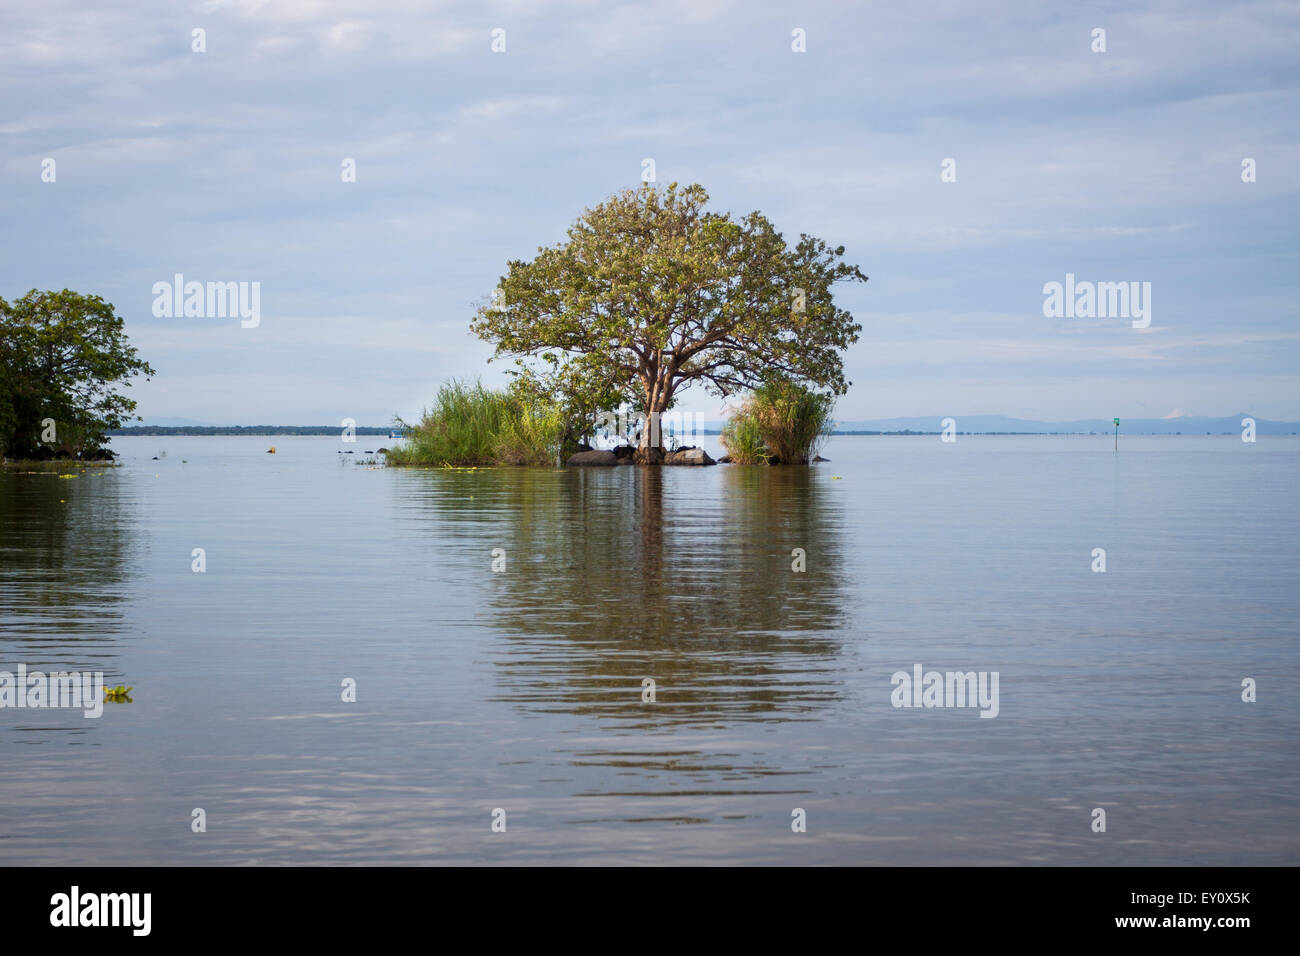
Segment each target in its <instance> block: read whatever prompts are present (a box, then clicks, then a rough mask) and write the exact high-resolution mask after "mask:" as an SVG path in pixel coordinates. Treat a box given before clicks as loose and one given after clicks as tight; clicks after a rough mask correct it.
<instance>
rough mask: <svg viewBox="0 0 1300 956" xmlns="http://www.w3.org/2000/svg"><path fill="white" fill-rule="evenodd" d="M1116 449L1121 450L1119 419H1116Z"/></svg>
mask: <svg viewBox="0 0 1300 956" xmlns="http://www.w3.org/2000/svg"><path fill="white" fill-rule="evenodd" d="M1115 450H1116V451H1119V419H1118V418H1117V419H1115Z"/></svg>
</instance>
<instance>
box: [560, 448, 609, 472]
mask: <svg viewBox="0 0 1300 956" xmlns="http://www.w3.org/2000/svg"><path fill="white" fill-rule="evenodd" d="M564 464H565V466H566V467H568V468H578V467H585V466H592V465H617V464H618V458H617V457H616V456H615V454H614V453H613V452H612V451H580V452H578V453H577V454H576V455H570V456H569V460H568V461H566V462H565V463H564Z"/></svg>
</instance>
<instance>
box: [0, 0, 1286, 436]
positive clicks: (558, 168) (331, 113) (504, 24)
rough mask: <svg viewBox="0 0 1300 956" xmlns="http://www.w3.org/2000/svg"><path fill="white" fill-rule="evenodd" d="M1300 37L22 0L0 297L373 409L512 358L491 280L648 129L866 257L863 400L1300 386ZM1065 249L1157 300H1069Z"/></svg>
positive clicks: (384, 412)
mask: <svg viewBox="0 0 1300 956" xmlns="http://www.w3.org/2000/svg"><path fill="white" fill-rule="evenodd" d="M196 28H201V29H203V30H204V31H205V40H206V52H203V53H197V52H194V51H193V49H192V46H193V43H194V41H193V30H194V29H196ZM496 28H500V29H504V31H505V46H506V49H505V52H504V53H494V52H493V51H492V31H493V30H494V29H496ZM796 28H798V29H801V30H803V31H804V33H805V35H806V52H803V53H796V52H794V51H793V50H792V49H791V46H792V31H794V30H795V29H796ZM1097 28H1101V29H1104V30H1105V45H1106V50H1105V52H1104V53H1101V52H1094V50H1093V47H1094V45H1096V41H1095V40H1094V36H1093V31H1094V30H1095V29H1097ZM1298 67H1300V5H1297V4H1296V3H1294V2H1260V3H1240V4H1233V3H1225V2H1211V3H1194V2H1178V3H1158V2H1157V3H1144V4H1141V5H1134V6H1130V5H1127V4H1120V3H1086V2H1085V3H1068V4H1067V3H1061V4H1042V3H1036V2H1023V3H1009V2H997V3H979V2H962V3H933V4H898V3H888V4H886V3H873V4H855V3H851V2H835V3H825V4H795V3H786V4H780V3H764V2H755V0H736V2H726V0H685V2H680V3H679V2H674V0H642V2H637V3H619V2H604V3H601V2H581V0H570V2H552V3H548V2H541V0H530V2H527V3H523V2H520V3H437V2H414V0H368V2H359V0H357V2H350V3H345V2H341V0H275V2H270V0H266V2H263V0H224V2H223V0H214V2H208V3H164V2H156V3H146V2H141V0H118V2H115V3H113V4H108V5H106V4H100V3H91V2H86V0H83V2H77V3H74V2H65V0H42V2H40V3H30V4H19V3H11V4H6V5H5V6H4V8H3V10H2V11H0V217H2V218H3V221H4V228H3V231H2V232H0V296H4V297H5V298H13V297H16V296H19V295H21V294H23V293H24V292H26V291H27V290H28V289H30V288H42V289H45V288H49V289H61V288H64V287H68V288H72V289H75V290H77V291H81V292H88V293H89V292H93V293H97V294H100V295H102V296H104V297H105V298H106V299H108V300H109V301H111V302H113V303H114V304H115V305H116V307H117V309H118V312H119V313H120V314H121V315H123V316H124V317H125V319H126V322H127V328H128V332H129V334H130V337H131V339H132V341H133V343H134V344H136V345H137V346H138V347H139V349H140V350H141V352H142V354H143V355H144V356H145V357H146V358H147V359H148V360H149V361H150V362H151V363H152V364H153V365H154V366H155V367H156V368H157V370H158V376H157V378H155V379H154V380H153V381H152V382H150V383H148V384H145V383H143V382H141V383H139V384H138V385H137V386H136V387H135V388H134V390H133V393H134V395H135V397H137V398H138V399H139V401H140V413H141V414H143V415H144V416H145V417H146V418H161V417H182V418H189V419H195V420H199V421H204V422H213V423H246V424H249V423H286V424H289V423H311V424H318V423H319V424H333V423H334V422H335V421H337V420H340V419H342V418H343V417H353V418H355V419H356V420H357V421H358V422H360V423H362V424H387V423H388V422H389V421H390V420H391V418H392V416H393V415H394V414H395V413H398V414H402V415H403V416H410V415H413V414H415V413H417V412H418V411H419V409H420V407H421V406H422V404H424V403H425V402H427V401H428V399H429V398H430V397H431V395H432V394H433V392H434V391H435V389H436V387H437V386H438V384H439V383H440V382H443V381H444V380H446V379H448V378H450V377H452V376H461V377H465V376H471V377H472V376H475V375H479V374H481V375H483V377H484V379H485V381H489V382H491V381H498V380H500V377H501V372H502V370H503V368H504V365H503V363H494V364H492V365H488V364H486V360H487V358H488V357H489V354H490V347H489V346H488V345H486V344H485V343H482V342H479V341H478V340H476V339H474V338H472V337H470V335H469V334H468V323H469V319H470V317H471V315H472V312H473V308H474V305H475V304H476V303H478V302H479V301H481V300H482V299H484V298H485V297H486V296H487V295H488V294H489V293H490V292H491V290H492V288H493V287H494V286H495V285H496V282H497V278H498V276H499V275H500V274H501V272H502V271H503V269H504V264H505V262H506V261H507V260H508V259H510V258H515V257H522V258H528V257H531V255H532V254H534V253H535V251H536V249H537V247H538V246H539V245H543V244H550V243H553V242H556V241H558V240H560V239H561V238H562V237H563V235H564V230H565V228H566V227H567V226H568V225H569V224H570V223H571V222H572V220H573V219H574V217H575V216H576V215H577V214H578V213H579V212H580V211H581V210H582V209H583V208H584V207H586V206H589V205H592V204H594V203H595V202H597V201H599V200H600V199H602V198H603V197H605V196H607V195H608V194H610V193H612V192H614V191H615V190H617V189H620V188H622V187H625V186H629V185H635V184H636V183H638V182H639V180H640V176H641V171H642V160H643V159H644V158H653V159H654V161H655V169H656V176H657V178H658V181H659V182H661V183H665V182H669V181H672V180H677V181H681V182H699V183H702V184H704V185H705V186H706V187H707V188H708V190H709V192H710V195H711V196H712V198H713V204H714V206H715V207H716V208H718V209H720V210H730V211H732V212H734V213H737V214H743V213H745V212H748V211H750V210H752V209H759V210H762V211H763V212H764V213H766V214H767V215H768V216H769V218H771V219H772V221H773V222H774V223H775V224H776V225H777V227H778V228H779V229H781V230H782V231H783V232H784V233H785V234H786V235H787V237H795V236H797V235H798V234H799V233H800V232H808V233H812V234H814V235H817V236H820V237H822V238H824V239H827V240H828V241H831V242H833V243H836V244H843V245H844V246H845V247H847V254H848V257H849V259H850V260H851V261H854V262H857V263H858V264H859V265H860V266H861V267H862V269H863V271H864V272H866V274H867V275H869V276H870V277H871V281H870V282H869V283H868V284H867V285H865V286H850V287H846V288H845V290H844V292H843V295H842V301H843V304H844V305H845V307H846V308H849V309H851V310H852V311H853V312H854V314H855V315H856V317H857V318H858V320H859V321H860V322H861V323H862V325H863V327H864V329H863V333H862V339H861V341H860V342H859V343H858V344H857V345H856V346H854V347H853V349H852V350H851V351H850V352H849V354H848V355H847V357H846V365H847V367H848V369H849V372H850V376H849V377H850V378H851V379H852V380H853V382H854V386H853V388H852V389H851V391H850V393H849V395H848V396H847V397H846V398H844V399H843V400H842V401H841V403H840V406H839V408H838V412H837V417H839V418H840V419H841V420H852V419H865V418H882V417H889V416H902V415H935V416H940V415H958V416H960V415H962V414H968V415H970V414H996V413H1001V414H1007V415H1014V416H1019V417H1025V418H1038V419H1056V420H1060V419H1072V418H1094V417H1108V416H1111V415H1118V416H1120V417H1131V418H1147V417H1160V416H1164V415H1166V414H1168V413H1170V412H1171V411H1172V410H1174V409H1180V410H1182V411H1184V412H1186V413H1190V414H1199V415H1231V414H1235V413H1237V412H1249V413H1251V414H1254V415H1256V416H1259V417H1263V418H1281V419H1300V387H1297V381H1298V380H1297V373H1298V372H1300V322H1298V321H1297V320H1298V319H1300V307H1298V306H1297V292H1298V291H1300V267H1298V266H1300V263H1298V262H1297V241H1296V240H1297V233H1298V232H1300V226H1298V225H1297V221H1298V217H1297V214H1298V213H1300V203H1297V198H1298V197H1300V187H1298V186H1297V173H1298V172H1300V144H1298V142H1297V123H1298V122H1300V90H1298V87H1300V68H1298ZM345 158H353V159H355V161H356V169H357V181H356V182H355V183H344V182H343V181H342V177H341V163H342V161H343V160H344V159H345ZM948 158H951V159H953V160H955V169H956V181H955V182H943V181H942V178H941V173H942V163H943V161H944V160H945V159H948ZM1247 158H1250V159H1253V160H1254V161H1255V169H1256V179H1257V181H1256V182H1253V183H1245V182H1243V181H1242V163H1243V160H1244V159H1247ZM46 159H53V160H54V170H55V181H54V182H43V181H42V171H43V168H46V167H45V166H43V163H44V161H45V160H46ZM175 273H182V274H183V275H184V276H185V278H186V279H187V280H198V281H203V282H207V281H248V282H252V281H256V282H260V283H261V324H260V325H259V326H258V327H257V328H250V329H245V328H241V327H240V323H239V322H238V320H230V319H218V318H188V319H186V318H157V317H155V316H153V314H152V311H151V306H152V304H153V299H154V296H153V292H152V287H153V285H154V283H155V282H159V281H170V280H171V278H172V276H173V275H174V274H175ZM1067 273H1073V274H1075V276H1076V277H1077V279H1078V280H1079V281H1084V280H1091V281H1137V282H1150V283H1151V290H1152V292H1151V299H1152V301H1151V306H1152V320H1151V324H1150V327H1149V328H1145V329H1135V328H1133V327H1132V323H1131V322H1128V321H1114V320H1100V319H1065V318H1045V317H1044V315H1043V302H1044V294H1043V286H1044V284H1045V283H1048V282H1052V281H1058V282H1064V280H1065V276H1066V274H1067ZM683 399H684V402H683V405H684V408H686V409H687V410H696V411H704V412H716V411H717V409H718V402H717V401H716V400H715V399H712V398H710V397H708V396H706V395H704V394H703V393H690V392H688V393H687V394H686V395H684V396H683Z"/></svg>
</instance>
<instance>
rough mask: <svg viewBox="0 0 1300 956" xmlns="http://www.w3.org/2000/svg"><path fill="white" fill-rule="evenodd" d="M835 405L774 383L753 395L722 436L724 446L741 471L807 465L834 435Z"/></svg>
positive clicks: (826, 398)
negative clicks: (772, 464)
mask: <svg viewBox="0 0 1300 956" xmlns="http://www.w3.org/2000/svg"><path fill="white" fill-rule="evenodd" d="M834 407H835V399H834V398H832V397H831V396H829V395H821V394H818V393H817V392H814V391H811V390H810V389H807V388H805V387H803V386H802V385H798V384H796V383H794V382H783V381H778V382H771V383H769V384H767V385H763V386H761V387H760V388H758V389H755V390H754V393H753V394H752V395H751V396H750V397H749V399H748V400H746V401H745V403H744V404H742V405H741V406H740V408H739V409H738V410H737V412H736V414H735V415H733V416H732V417H731V419H730V420H729V421H728V422H727V424H726V425H725V426H724V427H723V430H722V444H723V447H725V448H726V449H727V453H728V454H729V455H730V456H731V460H732V461H733V462H735V463H737V464H741V465H752V464H758V463H760V462H766V461H768V460H770V459H771V458H773V457H775V458H777V459H778V460H780V461H781V462H782V463H783V464H787V465H806V464H807V463H808V462H809V461H811V460H812V459H813V458H814V457H815V456H816V455H817V452H818V451H820V450H821V447H822V445H823V444H824V443H825V441H826V439H827V437H828V436H829V435H830V431H831V412H832V411H833V410H834Z"/></svg>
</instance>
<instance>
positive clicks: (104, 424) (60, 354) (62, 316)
mask: <svg viewBox="0 0 1300 956" xmlns="http://www.w3.org/2000/svg"><path fill="white" fill-rule="evenodd" d="M153 374H154V370H153V369H152V368H151V367H150V366H149V364H148V363H147V362H144V361H142V360H141V359H140V358H138V357H137V354H136V350H135V349H134V348H131V347H130V346H129V345H127V342H126V335H125V332H124V331H123V322H122V319H121V317H120V316H118V315H117V314H116V313H115V312H114V311H113V306H112V305H111V304H110V303H108V302H105V301H104V300H103V299H101V298H100V297H99V296H93V295H89V296H87V295H79V294H78V293H76V292H71V291H69V290H68V289H64V290H63V291H62V292H38V291H36V290H35V289H33V290H32V291H30V292H28V293H27V294H26V295H25V296H23V297H22V298H21V299H16V300H15V301H13V302H12V303H10V302H6V301H5V300H4V299H2V298H0V454H3V455H5V456H6V457H9V458H23V459H36V460H41V459H48V458H53V457H82V458H90V457H97V456H101V455H105V454H106V452H105V449H104V446H105V445H106V443H107V440H108V439H107V433H108V432H109V431H110V430H112V429H115V428H120V427H121V426H122V422H123V420H124V419H126V418H127V417H129V416H130V414H131V413H132V412H134V411H135V405H136V403H135V402H134V401H132V400H131V399H128V398H127V397H125V396H124V395H120V394H118V393H117V392H116V391H115V389H116V387H118V386H119V385H121V386H127V385H129V384H130V381H129V380H130V379H131V378H132V377H133V376H135V375H153ZM46 419H53V421H54V435H55V437H54V440H53V441H52V442H49V441H45V440H44V438H43V432H45V430H46V429H45V426H44V425H43V424H42V423H43V422H44V421H45V420H46Z"/></svg>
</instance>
